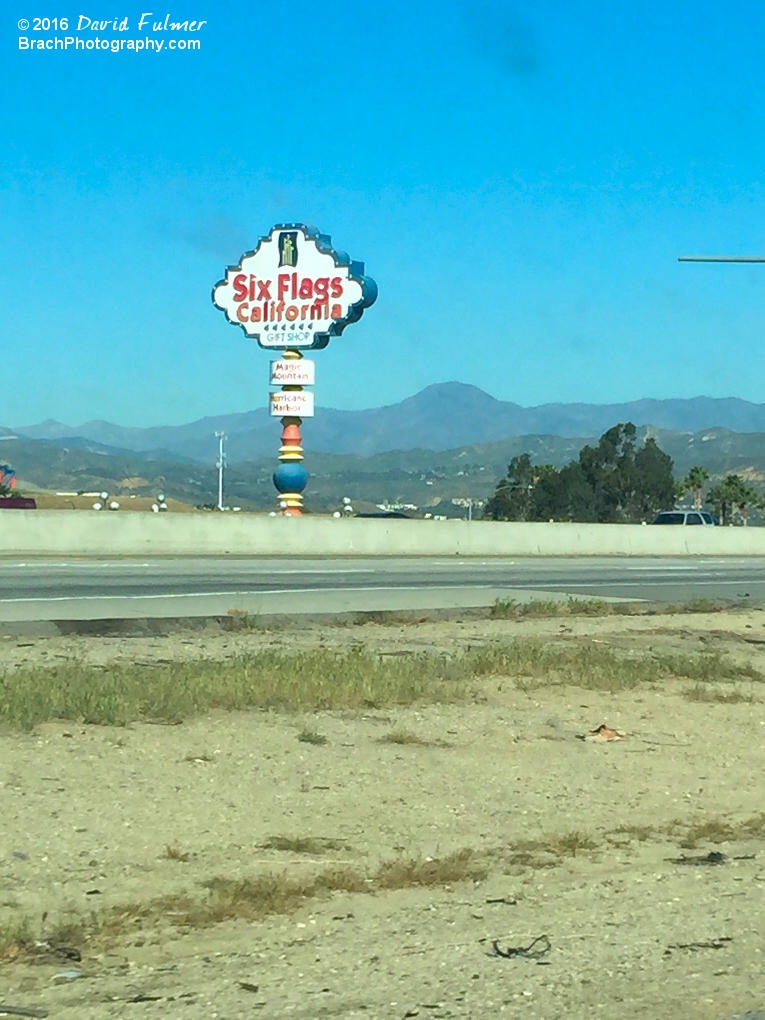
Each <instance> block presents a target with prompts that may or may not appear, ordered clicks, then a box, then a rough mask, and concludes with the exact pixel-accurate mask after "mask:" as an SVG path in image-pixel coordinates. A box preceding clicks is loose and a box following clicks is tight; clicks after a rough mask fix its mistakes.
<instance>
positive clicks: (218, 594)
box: [0, 584, 510, 606]
mask: <svg viewBox="0 0 765 1020" xmlns="http://www.w3.org/2000/svg"><path fill="white" fill-rule="evenodd" d="M471 588H496V589H498V590H500V589H503V588H508V589H509V588H510V586H509V585H496V584H471V585H467V589H468V590H469V589H471ZM464 590H465V588H464V587H462V586H460V585H435V584H434V585H390V586H389V585H380V586H371V585H370V586H369V587H368V588H271V589H268V590H260V591H187V592H168V593H166V594H156V595H51V596H48V597H47V598H45V597H42V596H34V597H32V598H19V599H0V606H1V605H6V604H7V603H11V602H97V601H98V600H99V599H103V600H104V602H106V601H107V600H110V599H111V600H116V599H206V598H238V597H239V596H241V595H306V594H307V595H321V594H322V593H324V592H332V593H334V592H365V591H464Z"/></svg>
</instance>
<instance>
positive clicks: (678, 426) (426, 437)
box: [0, 382, 765, 465]
mask: <svg viewBox="0 0 765 1020" xmlns="http://www.w3.org/2000/svg"><path fill="white" fill-rule="evenodd" d="M624 421H631V422H634V424H635V425H638V426H653V427H654V428H657V429H661V430H666V431H672V432H681V433H696V432H701V431H703V430H705V429H712V428H722V429H728V430H730V431H732V432H744V433H756V432H765V404H755V403H751V402H749V401H746V400H740V399H738V398H736V397H728V398H714V397H693V398H690V399H669V400H652V399H645V400H636V401H631V402H628V403H620V404H540V405H539V406H537V407H522V406H520V405H519V404H515V403H512V402H510V401H503V400H496V399H495V398H494V397H492V396H490V395H489V394H488V393H485V392H484V391H483V390H481V389H479V388H478V387H477V386H470V385H467V384H465V383H458V382H449V383H438V384H435V385H433V386H428V387H426V389H424V390H422V391H421V392H419V393H417V394H415V395H414V396H412V397H407V398H406V399H405V400H402V401H400V402H399V403H396V404H389V405H387V406H384V407H374V408H368V409H365V410H358V411H344V410H337V409H335V408H325V407H318V408H317V413H316V417H315V418H313V419H310V420H307V421H306V422H305V424H304V427H303V432H304V441H305V446H306V449H307V450H308V451H311V452H317V453H327V454H355V455H357V456H360V457H372V456H375V455H377V454H381V453H385V452H388V451H394V450H399V451H407V450H436V451H444V450H454V449H457V448H461V447H465V446H474V445H476V444H483V443H496V442H498V441H501V440H506V439H510V438H513V437H519V436H536V437H540V436H559V437H563V438H576V437H582V436H584V437H597V436H599V435H600V434H601V433H603V432H604V431H605V430H606V429H608V428H610V427H611V426H612V425H615V424H616V423H617V422H624ZM216 431H223V432H226V433H227V435H228V443H227V456H228V462H229V464H232V465H233V464H241V463H245V462H249V461H254V460H257V459H259V458H261V457H275V456H276V454H277V451H278V447H279V423H278V420H276V419H273V418H270V417H269V414H268V409H267V408H265V407H263V408H258V409H256V410H253V411H247V412H243V413H239V414H224V415H217V416H214V417H206V418H200V419H198V420H197V421H193V422H190V423H189V424H187V425H163V426H154V427H151V428H137V427H130V426H123V425H114V424H112V423H110V422H107V421H100V420H94V421H88V422H85V424H83V425H79V426H72V425H66V424H63V423H61V422H56V421H44V422H40V423H39V424H36V425H26V426H18V427H13V428H11V427H6V428H0V439H2V438H6V439H8V438H11V437H12V436H14V435H15V436H18V437H20V438H26V439H33V440H43V441H46V442H48V443H52V444H55V445H59V446H65V447H67V448H68V449H76V448H79V449H82V450H84V451H90V452H93V453H102V454H104V455H108V454H111V453H114V454H118V453H120V452H125V451H132V452H134V453H139V454H141V455H143V457H144V458H148V459H153V460H158V461H176V462H186V463H192V462H196V463H198V464H207V465H211V464H213V463H214V461H215V458H216V453H217V443H216V440H215V432H216ZM1 452H2V451H1V449H0V453H1ZM0 459H1V458H0Z"/></svg>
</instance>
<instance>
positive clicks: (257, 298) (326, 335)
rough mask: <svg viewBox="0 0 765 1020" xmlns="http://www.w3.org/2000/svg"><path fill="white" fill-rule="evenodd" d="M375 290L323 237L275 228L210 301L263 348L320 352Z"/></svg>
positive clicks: (307, 230)
mask: <svg viewBox="0 0 765 1020" xmlns="http://www.w3.org/2000/svg"><path fill="white" fill-rule="evenodd" d="M376 297H377V285H376V284H375V282H374V280H372V279H370V278H369V277H366V276H364V263H363V262H354V261H353V260H352V259H351V258H350V256H348V255H346V254H345V252H341V251H335V249H334V248H333V247H332V240H331V238H330V237H329V236H328V235H327V234H320V233H319V232H318V231H317V230H314V229H313V228H312V227H306V226H303V225H302V224H297V223H291V224H283V225H280V226H275V227H273V228H272V229H271V232H270V233H269V235H268V236H267V237H263V238H261V239H260V241H259V242H258V245H257V247H256V248H255V250H254V251H251V252H247V254H245V255H243V256H242V258H241V259H240V261H239V265H237V266H229V268H228V269H227V271H226V277H225V279H223V280H221V281H220V282H219V283H217V284H216V285H215V287H214V288H213V294H212V298H213V303H214V304H215V306H216V307H217V308H220V309H221V311H223V312H225V313H226V317H227V319H228V321H229V322H231V323H233V324H234V325H235V326H241V327H242V329H243V330H244V332H245V333H246V334H247V336H249V337H253V338H254V339H256V340H257V341H258V343H259V344H260V346H261V347H265V348H270V349H272V350H282V349H284V350H286V349H300V348H302V349H306V348H308V349H316V348H321V347H326V346H327V344H328V343H329V341H330V338H331V337H333V336H340V334H341V333H342V332H343V330H344V329H345V327H346V326H347V325H348V324H349V323H351V322H358V320H359V319H360V318H361V316H362V314H363V313H364V309H365V308H368V307H369V306H370V305H371V304H373V303H374V301H375V299H376Z"/></svg>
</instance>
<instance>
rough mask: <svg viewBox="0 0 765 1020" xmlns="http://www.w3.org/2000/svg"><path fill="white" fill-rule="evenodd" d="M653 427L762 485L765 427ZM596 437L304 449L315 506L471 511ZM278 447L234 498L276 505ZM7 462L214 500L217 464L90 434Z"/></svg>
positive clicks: (22, 471)
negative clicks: (103, 441) (517, 467)
mask: <svg viewBox="0 0 765 1020" xmlns="http://www.w3.org/2000/svg"><path fill="white" fill-rule="evenodd" d="M649 435H650V436H652V437H653V438H655V439H656V441H657V443H658V444H659V446H660V447H661V449H662V450H664V451H666V452H667V453H668V454H669V455H670V457H672V460H673V462H674V473H675V476H676V477H683V476H684V475H686V474H687V472H688V469H689V468H690V467H692V466H693V465H694V464H700V465H702V466H704V467H706V468H707V469H708V470H709V471H710V473H711V475H712V479H711V483H710V484H712V483H714V481H715V480H716V479H718V478H719V477H721V476H722V475H723V474H726V473H728V472H734V471H735V472H737V473H739V474H741V475H743V476H744V477H745V478H747V479H748V480H749V481H751V482H753V483H755V485H756V486H757V487H758V488H761V487H762V484H763V482H765V432H754V433H743V432H732V431H730V430H729V429H723V428H715V429H706V430H703V431H701V432H696V433H687V432H673V431H665V430H661V429H656V428H654V427H653V426H644V427H641V428H639V429H638V439H639V440H641V441H642V440H643V439H644V438H645V437H646V436H649ZM596 441H597V437H596V436H589V437H586V436H585V437H581V438H571V437H562V436H515V437H513V438H510V439H502V440H497V441H495V442H492V443H477V444H474V445H465V446H462V447H457V448H455V449H452V450H441V451H433V450H424V449H414V450H394V451H388V452H385V453H378V454H374V455H373V456H371V457H360V456H358V455H356V454H341V453H319V452H316V451H310V452H308V453H307V456H306V465H307V467H308V470H309V472H310V481H309V484H308V489H307V493H306V495H307V506H308V507H309V508H310V509H312V510H314V511H326V510H337V509H339V508H340V506H341V505H342V499H343V497H344V496H347V497H349V498H350V499H351V500H352V501H353V505H354V507H356V508H357V509H359V508H360V509H371V507H372V506H373V505H379V504H382V503H389V504H396V503H398V504H406V505H410V506H411V505H414V506H417V507H419V508H421V510H422V511H423V512H424V511H426V510H428V509H430V510H431V511H435V507H437V506H438V507H439V509H438V510H437V511H435V512H438V513H444V512H447V513H448V515H449V516H464V515H466V514H467V501H468V500H473V501H482V500H485V499H487V498H488V497H489V496H490V495H491V493H492V492H493V491H494V488H495V486H496V484H497V482H498V481H499V479H500V478H501V477H502V476H503V475H504V473H505V471H506V469H507V465H508V463H509V462H510V460H511V459H512V458H513V457H514V456H516V455H518V454H521V453H529V454H530V455H531V458H532V461H533V462H534V463H535V464H554V465H555V466H556V467H558V468H560V467H562V466H563V465H564V464H566V463H568V462H569V461H571V460H575V459H576V458H577V456H578V454H579V450H580V449H581V447H582V446H583V445H584V444H585V443H587V442H589V443H594V442H596ZM275 453H276V451H272V452H271V454H270V455H269V456H268V457H260V458H257V459H254V460H251V461H247V462H242V463H236V464H232V465H230V466H229V467H228V469H227V470H226V473H225V494H226V500H227V502H228V503H230V504H231V505H239V506H241V507H243V508H244V509H259V510H265V509H268V510H270V509H272V508H273V507H274V504H275V499H276V494H275V491H274V487H273V482H272V480H271V475H272V473H273V470H274V467H275V466H276V463H277V461H276V456H275ZM5 461H8V462H9V463H11V464H12V465H13V467H15V468H16V470H17V472H18V477H19V482H20V487H21V489H22V490H25V489H28V488H31V489H37V490H39V489H43V490H52V491H54V492H55V491H61V490H63V491H66V492H101V491H108V492H109V493H110V494H112V495H113V496H117V497H120V498H122V497H125V496H128V497H129V496H131V495H135V496H151V497H152V498H155V497H156V495H157V494H158V493H159V492H164V493H166V494H167V495H168V496H172V497H174V498H175V499H178V500H181V501H183V502H185V503H190V504H192V505H205V504H208V505H209V504H211V503H214V502H215V501H216V499H217V483H218V478H217V471H216V470H215V468H214V466H213V464H211V463H209V464H206V465H204V464H197V463H194V462H190V461H188V460H186V461H183V462H181V461H180V460H179V459H178V458H172V457H171V458H170V459H167V460H162V459H157V458H156V457H154V456H153V455H147V454H144V453H136V452H133V451H129V450H119V449H116V448H112V447H105V446H101V445H100V444H97V443H93V442H91V441H87V440H78V441H76V442H70V445H67V443H66V442H65V441H63V440H58V441H54V440H40V439H37V440H33V439H24V438H19V437H12V436H10V435H9V434H8V433H6V435H5V437H3V436H2V435H0V463H4V462H5ZM454 501H456V502H454ZM365 504H369V505H368V506H365Z"/></svg>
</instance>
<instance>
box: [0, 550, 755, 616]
mask: <svg viewBox="0 0 765 1020" xmlns="http://www.w3.org/2000/svg"><path fill="white" fill-rule="evenodd" d="M549 593H556V594H558V595H562V596H565V595H579V596H594V597H599V598H621V599H647V600H650V601H661V602H685V601H688V600H691V599H696V598H725V599H736V598H750V599H752V601H756V600H765V559H754V558H749V559H728V558H724V559H723V558H721V559H711V558H710V559H696V558H693V559H689V558H685V559H679V558H678V559H636V558H629V559H626V558H625V559H622V558H619V559H616V558H608V559H605V558H604V559H590V558H586V559H584V558H583V559H558V558H555V559H552V558H544V559H541V558H534V559H530V558H529V559H513V560H511V559H492V560H479V559H460V558H459V557H452V558H449V559H446V558H438V559H430V558H422V559H411V558H390V559H374V560H372V559H367V560H364V559H352V560H349V559H323V560H320V559H317V560H311V561H308V560H295V559H288V558H281V559H279V558H273V559H212V558H207V559H202V558H200V559H154V560H144V561H142V560H87V559H82V560H44V561H42V560H29V561H26V562H24V561H14V560H5V561H2V562H1V563H0V620H21V619H48V620H51V619H68V618H79V619H94V618H96V619H98V618H105V617H115V616H123V615H127V616H131V617H135V616H143V615H148V616H187V615H206V614H210V615H217V614H219V613H225V612H228V611H230V610H231V609H236V608H240V609H243V610H246V611H248V612H250V611H251V612H259V613H271V612H274V613H285V612H290V611H294V612H344V611H348V610H353V609H356V610H367V609H368V610H379V609H386V608H388V609H404V608H408V609H434V608H453V607H465V606H481V605H490V604H492V603H493V602H494V600H495V599H496V598H499V597H518V598H529V597H532V596H541V597H545V596H546V595H548V594H549Z"/></svg>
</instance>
